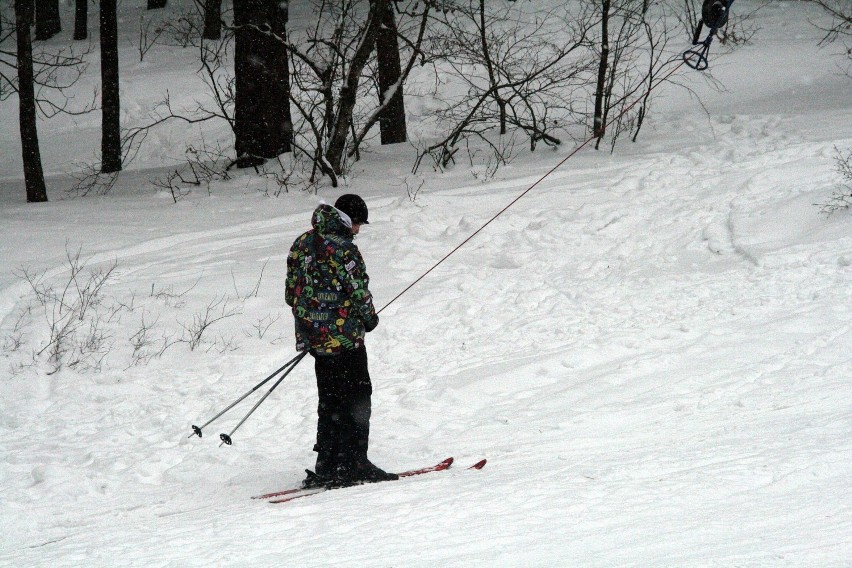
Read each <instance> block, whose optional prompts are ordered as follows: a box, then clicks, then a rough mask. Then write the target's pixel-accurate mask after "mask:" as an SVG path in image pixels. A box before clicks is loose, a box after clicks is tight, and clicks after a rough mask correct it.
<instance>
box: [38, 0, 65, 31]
mask: <svg viewBox="0 0 852 568" xmlns="http://www.w3.org/2000/svg"><path fill="white" fill-rule="evenodd" d="M61 31H62V22H61V21H60V20H59V0H35V38H36V39H37V40H40V41H43V40H46V39H50V38H52V37H53V36H55V35H56V34H58V33H59V32H61Z"/></svg>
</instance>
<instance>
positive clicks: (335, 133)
mask: <svg viewBox="0 0 852 568" xmlns="http://www.w3.org/2000/svg"><path fill="white" fill-rule="evenodd" d="M386 2H387V0H376V2H375V3H371V4H370V13H369V14H368V15H367V24H366V26H365V28H364V32H363V36H362V37H361V42H360V43H359V45H358V49H357V50H356V51H355V54H354V55H353V56H352V61H350V62H349V70H348V72H347V74H346V78H345V80H344V82H343V86H342V87H341V88H340V97H339V99H338V103H337V113H336V117H335V122H334V128H333V129H332V131H331V137H330V139H329V141H328V148H327V150H326V158H327V160H328V163H329V164H330V165H331V168H332V169H333V170H334V172H335V173H336V174H342V173H343V150H344V148H345V147H346V140H347V138H348V136H349V127H350V122H351V121H352V113H353V111H354V109H355V103H356V102H357V98H358V83H359V82H360V80H361V74H362V72H363V71H364V67H365V66H366V65H367V60H368V59H369V57H370V53H372V51H373V46H374V45H375V42H376V35H377V34H378V31H379V27H381V19H380V18H379V15H378V14H377V12H376V8H377V4H381V3H386Z"/></svg>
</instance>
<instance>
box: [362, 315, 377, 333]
mask: <svg viewBox="0 0 852 568" xmlns="http://www.w3.org/2000/svg"><path fill="white" fill-rule="evenodd" d="M377 325H379V316H376V317H375V319H371V320H368V321H365V322H364V331H366V332H367V333H370V332H371V331H373V330H374V329H376V326H377Z"/></svg>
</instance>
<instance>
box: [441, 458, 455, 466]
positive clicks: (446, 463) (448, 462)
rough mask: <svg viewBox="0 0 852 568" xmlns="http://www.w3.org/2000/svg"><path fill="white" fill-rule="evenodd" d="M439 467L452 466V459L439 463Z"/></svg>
mask: <svg viewBox="0 0 852 568" xmlns="http://www.w3.org/2000/svg"><path fill="white" fill-rule="evenodd" d="M441 465H446V466H447V467H449V466H451V465H453V458H451V457H450V458H447V459H445V460H444V461H442V462H441Z"/></svg>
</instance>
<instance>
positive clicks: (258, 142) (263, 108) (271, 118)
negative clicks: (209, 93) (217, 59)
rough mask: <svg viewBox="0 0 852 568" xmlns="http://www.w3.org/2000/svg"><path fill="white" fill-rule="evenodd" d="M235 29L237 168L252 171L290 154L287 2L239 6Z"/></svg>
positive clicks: (249, 1)
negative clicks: (280, 156)
mask: <svg viewBox="0 0 852 568" xmlns="http://www.w3.org/2000/svg"><path fill="white" fill-rule="evenodd" d="M234 25H235V28H236V31H235V47H234V76H235V88H236V94H235V101H234V135H235V138H236V140H235V143H234V149H235V150H236V153H237V167H250V166H256V165H259V164H262V163H263V162H264V161H265V160H266V159H267V158H274V157H276V156H278V155H280V154H283V153H284V152H289V151H290V143H291V140H292V135H293V125H292V121H291V117H290V104H289V101H290V76H289V65H288V61H287V48H286V45H285V44H284V40H285V39H286V32H287V3H286V2H279V1H278V0H243V1H240V2H235V3H234ZM265 30H268V32H269V33H265Z"/></svg>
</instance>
